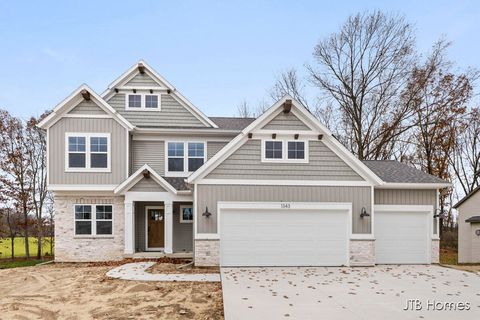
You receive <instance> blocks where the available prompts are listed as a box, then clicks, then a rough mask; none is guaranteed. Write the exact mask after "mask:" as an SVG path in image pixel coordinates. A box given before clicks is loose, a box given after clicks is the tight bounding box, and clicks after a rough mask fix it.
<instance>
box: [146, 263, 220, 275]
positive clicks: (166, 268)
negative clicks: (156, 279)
mask: <svg viewBox="0 0 480 320" xmlns="http://www.w3.org/2000/svg"><path fill="white" fill-rule="evenodd" d="M178 267H179V265H177V264H173V263H157V264H154V265H153V266H151V267H150V268H149V269H147V272H150V273H185V274H198V273H220V268H218V267H194V266H188V267H184V268H181V269H179V268H178Z"/></svg>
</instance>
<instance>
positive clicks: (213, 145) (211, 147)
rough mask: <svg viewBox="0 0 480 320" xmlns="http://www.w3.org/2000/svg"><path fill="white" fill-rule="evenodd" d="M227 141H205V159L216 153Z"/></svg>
mask: <svg viewBox="0 0 480 320" xmlns="http://www.w3.org/2000/svg"><path fill="white" fill-rule="evenodd" d="M227 143H228V142H217V141H214V142H210V141H209V142H207V160H208V159H210V158H211V157H213V156H214V155H216V154H217V152H218V151H220V149H222V148H223V147H225V146H226V145H227Z"/></svg>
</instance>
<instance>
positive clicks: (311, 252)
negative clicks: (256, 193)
mask: <svg viewBox="0 0 480 320" xmlns="http://www.w3.org/2000/svg"><path fill="white" fill-rule="evenodd" d="M349 226H350V223H349V215H348V211H346V210H341V211H338V210H337V211H335V210H333V211H329V210H301V209H290V210H275V209H229V210H222V212H221V219H220V264H221V265H222V266H341V265H347V261H348V254H347V252H348V240H349V232H348V230H349V229H348V228H349Z"/></svg>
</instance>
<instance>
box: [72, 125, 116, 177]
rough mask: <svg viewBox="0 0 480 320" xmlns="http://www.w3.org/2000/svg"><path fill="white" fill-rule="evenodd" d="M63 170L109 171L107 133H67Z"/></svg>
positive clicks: (108, 135) (108, 137) (108, 141)
mask: <svg viewBox="0 0 480 320" xmlns="http://www.w3.org/2000/svg"><path fill="white" fill-rule="evenodd" d="M66 144H67V146H66V151H65V153H66V154H65V171H67V172H82V171H83V172H110V134H109V133H67V134H66Z"/></svg>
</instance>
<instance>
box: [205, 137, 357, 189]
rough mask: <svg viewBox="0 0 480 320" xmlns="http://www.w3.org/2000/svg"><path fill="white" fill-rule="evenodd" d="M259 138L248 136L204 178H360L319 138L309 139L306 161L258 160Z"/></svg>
mask: <svg viewBox="0 0 480 320" xmlns="http://www.w3.org/2000/svg"><path fill="white" fill-rule="evenodd" d="M261 143H262V142H261V140H248V141H247V142H246V143H245V144H244V145H243V146H241V147H240V148H239V149H238V150H236V151H235V152H234V153H233V154H232V155H230V156H229V157H228V158H227V159H225V161H223V162H222V163H221V164H220V165H219V166H218V167H216V168H215V169H214V170H213V171H212V172H211V173H210V174H208V175H207V177H206V178H207V179H254V180H255V179H256V180H262V179H263V180H324V181H325V180H326V181H364V179H363V178H362V177H361V176H360V175H358V173H356V172H355V171H354V170H353V169H352V168H350V167H349V166H348V165H347V164H346V163H345V162H344V161H343V160H342V159H340V157H338V156H337V155H336V154H335V153H334V152H333V151H332V150H330V149H329V148H328V147H327V146H326V145H325V144H324V143H323V142H322V141H316V140H312V141H309V162H308V163H281V162H275V163H272V162H261V149H262V148H261Z"/></svg>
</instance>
